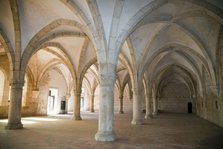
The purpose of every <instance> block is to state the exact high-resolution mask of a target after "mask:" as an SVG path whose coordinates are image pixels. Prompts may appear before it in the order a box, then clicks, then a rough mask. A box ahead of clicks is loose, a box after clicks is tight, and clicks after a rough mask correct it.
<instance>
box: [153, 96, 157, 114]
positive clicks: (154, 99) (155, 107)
mask: <svg viewBox="0 0 223 149" xmlns="http://www.w3.org/2000/svg"><path fill="white" fill-rule="evenodd" d="M152 98H153V115H157V114H158V102H157V99H156V98H155V97H152Z"/></svg>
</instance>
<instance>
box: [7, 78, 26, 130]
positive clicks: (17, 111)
mask: <svg viewBox="0 0 223 149" xmlns="http://www.w3.org/2000/svg"><path fill="white" fill-rule="evenodd" d="M23 85H24V80H12V82H11V99H10V106H9V116H8V124H7V126H6V127H5V128H6V129H22V128H23V125H22V123H21V107H22V92H23Z"/></svg>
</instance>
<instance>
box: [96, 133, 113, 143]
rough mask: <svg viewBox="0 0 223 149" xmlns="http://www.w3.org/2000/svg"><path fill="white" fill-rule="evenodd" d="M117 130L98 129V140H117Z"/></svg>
mask: <svg viewBox="0 0 223 149" xmlns="http://www.w3.org/2000/svg"><path fill="white" fill-rule="evenodd" d="M115 136H116V135H115V132H114V131H98V132H97V133H96V134H95V140H96V141H115Z"/></svg>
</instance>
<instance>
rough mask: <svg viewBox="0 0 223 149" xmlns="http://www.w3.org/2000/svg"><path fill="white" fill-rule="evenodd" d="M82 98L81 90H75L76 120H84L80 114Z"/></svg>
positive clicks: (74, 116) (74, 117)
mask: <svg viewBox="0 0 223 149" xmlns="http://www.w3.org/2000/svg"><path fill="white" fill-rule="evenodd" d="M80 99H81V91H78V90H74V115H73V119H74V120H82V118H81V116H80Z"/></svg>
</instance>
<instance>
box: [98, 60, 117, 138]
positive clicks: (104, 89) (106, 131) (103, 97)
mask: <svg viewBox="0 0 223 149" xmlns="http://www.w3.org/2000/svg"><path fill="white" fill-rule="evenodd" d="M104 66H105V68H106V67H107V70H106V69H105V70H104V69H103V68H102V70H100V73H101V74H100V76H99V79H100V86H99V87H100V92H99V116H98V118H99V120H98V132H97V133H96V134H95V140H97V141H114V140H115V137H116V135H115V132H114V130H113V121H114V82H115V66H114V65H112V64H105V65H104ZM101 67H102V66H101ZM108 69H109V70H110V69H111V70H110V71H109V73H108ZM103 70H104V71H103Z"/></svg>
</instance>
